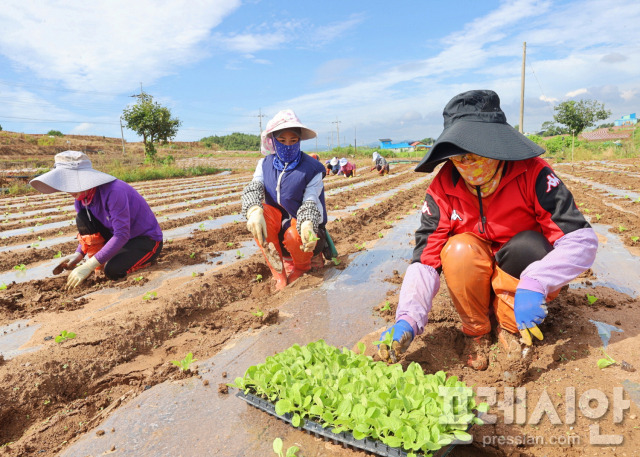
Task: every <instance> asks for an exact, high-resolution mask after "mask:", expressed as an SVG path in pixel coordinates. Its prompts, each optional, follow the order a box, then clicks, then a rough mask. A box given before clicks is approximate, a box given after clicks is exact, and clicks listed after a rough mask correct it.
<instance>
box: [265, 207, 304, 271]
mask: <svg viewBox="0 0 640 457" xmlns="http://www.w3.org/2000/svg"><path fill="white" fill-rule="evenodd" d="M263 211H264V212H263V214H264V220H265V222H266V223H267V243H269V242H271V243H273V245H274V246H275V247H276V249H277V250H278V252H279V253H280V255H281V256H282V246H281V245H280V240H279V235H280V231H281V230H282V213H280V210H279V209H277V208H275V207H273V206H270V205H267V204H264V205H263ZM296 225H297V220H296V219H295V218H293V219H291V226H290V227H289V228H288V229H287V230H286V231H285V232H284V237H283V238H284V239H283V242H282V244H283V245H284V247H285V248H286V249H287V251H289V254H290V255H291V259H292V260H293V266H294V268H295V269H296V270H300V271H309V270H310V269H311V257H313V252H304V251H303V250H302V249H300V246H302V238H300V234H299V233H298V230H297V229H296Z"/></svg>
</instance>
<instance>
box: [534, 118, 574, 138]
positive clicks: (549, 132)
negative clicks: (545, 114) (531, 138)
mask: <svg viewBox="0 0 640 457" xmlns="http://www.w3.org/2000/svg"><path fill="white" fill-rule="evenodd" d="M540 129H541V133H540V135H541V136H556V135H563V134H566V133H571V130H569V129H567V128H564V127H560V126H559V125H556V124H555V122H553V121H546V122H543V123H542V127H540Z"/></svg>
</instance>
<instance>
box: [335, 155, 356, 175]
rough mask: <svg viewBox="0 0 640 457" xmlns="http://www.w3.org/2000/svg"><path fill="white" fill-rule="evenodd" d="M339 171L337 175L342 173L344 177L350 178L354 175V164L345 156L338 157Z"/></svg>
mask: <svg viewBox="0 0 640 457" xmlns="http://www.w3.org/2000/svg"><path fill="white" fill-rule="evenodd" d="M339 163H340V171H339V172H338V174H339V175H344V177H345V178H352V177H355V176H356V164H355V163H351V162H349V160H347V158H346V157H343V158H342V159H340V162H339Z"/></svg>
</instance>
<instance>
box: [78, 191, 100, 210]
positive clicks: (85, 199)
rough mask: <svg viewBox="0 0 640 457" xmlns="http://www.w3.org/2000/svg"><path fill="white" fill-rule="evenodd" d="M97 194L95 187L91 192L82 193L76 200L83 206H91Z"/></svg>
mask: <svg viewBox="0 0 640 457" xmlns="http://www.w3.org/2000/svg"><path fill="white" fill-rule="evenodd" d="M95 194H96V188H95V187H93V188H91V189H89V190H85V191H84V192H80V195H78V196H77V197H76V200H78V201H79V202H80V203H82V205H83V206H89V204H91V202H92V201H93V196H94V195H95Z"/></svg>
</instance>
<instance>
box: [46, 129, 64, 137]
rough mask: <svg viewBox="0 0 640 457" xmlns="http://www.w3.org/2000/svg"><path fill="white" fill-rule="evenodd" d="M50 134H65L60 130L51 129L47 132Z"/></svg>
mask: <svg viewBox="0 0 640 457" xmlns="http://www.w3.org/2000/svg"><path fill="white" fill-rule="evenodd" d="M47 135H49V136H64V135H63V134H62V132H61V131H60V130H49V131H48V132H47Z"/></svg>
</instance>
